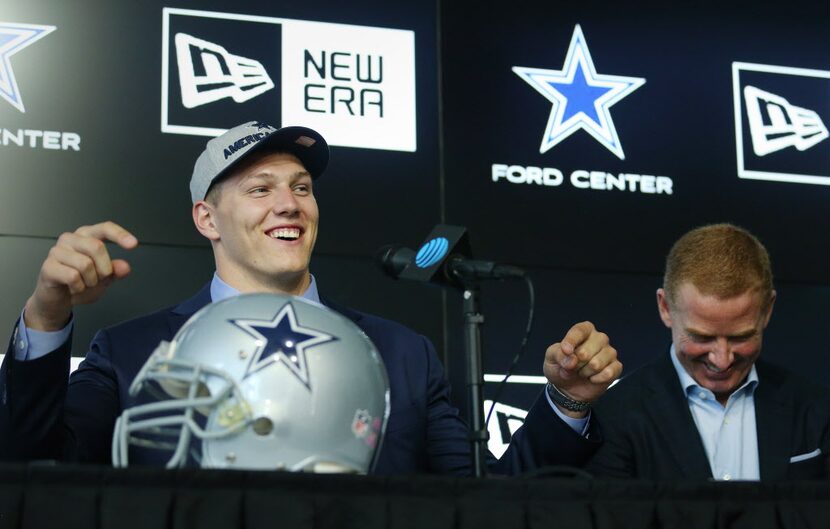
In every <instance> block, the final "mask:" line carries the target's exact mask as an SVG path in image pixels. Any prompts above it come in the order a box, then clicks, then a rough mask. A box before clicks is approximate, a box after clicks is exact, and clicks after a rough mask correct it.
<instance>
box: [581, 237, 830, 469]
mask: <svg viewBox="0 0 830 529" xmlns="http://www.w3.org/2000/svg"><path fill="white" fill-rule="evenodd" d="M775 296H776V294H775V290H773V286H772V271H771V267H770V260H769V255H768V254H767V251H766V249H765V248H764V246H763V245H762V244H761V243H760V241H758V239H756V238H755V237H754V236H753V235H752V234H750V233H749V232H747V231H746V230H743V229H741V228H738V227H736V226H732V225H729V224H715V225H710V226H704V227H701V228H697V229H695V230H692V231H690V232H689V233H687V234H685V235H683V236H682V237H681V238H680V239H679V240H678V241H677V242H676V243H675V244H674V246H673V247H672V249H671V251H670V252H669V255H668V258H667V259H666V271H665V277H664V281H663V288H660V289H658V290H657V308H658V311H659V313H660V318H661V319H662V320H663V323H664V324H665V325H666V327H668V328H669V329H671V336H672V345H671V348H670V350H669V352H668V354H666V355H663V356H662V357H661V358H660V359H658V360H657V361H656V362H653V363H651V364H649V365H647V366H646V367H643V368H642V369H639V370H637V371H635V372H634V373H633V374H632V375H631V376H629V377H626V378H625V379H624V380H622V381H620V383H619V384H618V385H617V386H616V387H615V388H614V389H612V390H611V391H610V392H609V393H608V394H607V395H606V396H605V397H604V398H603V399H602V400H601V401H600V402H599V404H598V407H597V416H598V417H599V418H600V420H601V421H602V424H603V427H604V433H605V435H606V443H605V445H604V446H603V447H602V448H601V449H600V451H599V452H598V453H597V454H596V456H595V457H594V459H593V460H592V462H591V463H590V468H592V469H593V471H595V472H597V473H599V474H603V475H613V476H618V477H637V478H649V479H680V478H683V479H690V478H691V479H713V478H714V479H718V480H735V479H741V480H758V479H764V480H776V479H785V478H786V479H797V478H822V477H826V476H827V475H830V473H828V459H827V456H828V450H830V402H828V399H827V397H826V396H825V395H826V393H827V392H826V391H825V390H823V389H821V388H818V387H815V386H813V385H811V384H809V383H807V382H806V381H803V380H800V379H799V378H798V377H796V376H795V375H793V374H791V373H789V372H787V371H785V370H783V369H781V368H778V367H775V366H773V365H770V364H767V363H765V362H763V361H762V360H759V355H760V353H761V344H762V338H763V333H764V329H766V327H767V324H768V323H769V321H770V317H771V316H772V308H773V305H774V303H775Z"/></svg>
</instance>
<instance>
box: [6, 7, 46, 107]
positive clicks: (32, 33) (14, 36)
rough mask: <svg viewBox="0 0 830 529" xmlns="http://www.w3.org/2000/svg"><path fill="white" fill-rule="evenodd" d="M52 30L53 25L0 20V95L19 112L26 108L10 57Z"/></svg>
mask: <svg viewBox="0 0 830 529" xmlns="http://www.w3.org/2000/svg"><path fill="white" fill-rule="evenodd" d="M53 31H55V26H40V25H35V24H16V23H14V22H0V96H2V98H3V99H5V100H6V101H8V102H9V103H11V105H12V106H13V107H14V108H16V109H17V110H19V111H21V112H26V109H25V107H24V106H23V98H21V97H20V90H19V89H18V88H17V79H16V78H15V76H14V70H12V65H11V61H10V59H11V57H12V55H14V54H15V53H17V52H19V51H20V50H22V49H23V48H25V47H27V46H29V45H30V44H33V43H35V42H36V41H38V40H40V39H42V38H43V37H45V36H46V35H48V34H49V33H51V32H53Z"/></svg>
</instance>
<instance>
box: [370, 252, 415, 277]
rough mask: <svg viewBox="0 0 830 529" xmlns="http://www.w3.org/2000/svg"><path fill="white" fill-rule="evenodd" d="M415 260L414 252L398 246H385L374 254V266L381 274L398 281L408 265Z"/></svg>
mask: <svg viewBox="0 0 830 529" xmlns="http://www.w3.org/2000/svg"><path fill="white" fill-rule="evenodd" d="M414 258H415V250H412V249H411V248H406V247H404V246H401V245H400V244H387V245H386V246H383V247H381V248H379V249H378V251H376V252H375V264H377V265H378V266H379V267H380V269H381V270H383V273H384V274H386V275H388V276H389V277H392V278H394V279H398V277H399V276H400V275H401V272H403V269H404V268H406V267H407V265H408V264H409V263H411V262H412V260H413V259H414Z"/></svg>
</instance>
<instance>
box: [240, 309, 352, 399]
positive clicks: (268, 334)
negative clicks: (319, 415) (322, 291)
mask: <svg viewBox="0 0 830 529" xmlns="http://www.w3.org/2000/svg"><path fill="white" fill-rule="evenodd" d="M230 321H231V323H233V324H234V325H236V326H237V327H240V328H241V329H243V330H245V331H246V332H247V333H248V334H250V335H251V336H252V337H253V338H254V339H255V340H256V350H255V351H254V354H253V356H252V358H251V361H250V363H249V364H248V368H247V370H246V372H245V376H248V375H249V374H251V373H254V372H256V371H259V370H260V369H263V368H265V367H267V366H269V365H271V364H275V363H281V364H283V365H284V366H285V367H287V368H288V369H289V370H291V372H292V373H293V374H294V375H295V376H296V377H297V378H298V379H299V380H300V382H302V383H303V385H305V386H306V387H307V388H308V389H309V390H310V389H311V380H310V378H309V373H308V364H307V362H306V350H307V349H309V348H311V347H314V346H315V345H320V344H323V343H326V342H332V341H334V340H336V339H337V338H335V337H334V336H331V335H329V334H326V333H324V332H320V331H317V330H315V329H311V328H309V327H303V326H302V325H300V324H299V323H298V322H297V315H296V314H295V313H294V307H293V306H292V305H291V303H287V304H286V305H285V306H284V307H283V308H282V309H280V311H279V312H278V313H277V315H276V316H274V317H273V318H271V319H270V320H250V319H236V320H230Z"/></svg>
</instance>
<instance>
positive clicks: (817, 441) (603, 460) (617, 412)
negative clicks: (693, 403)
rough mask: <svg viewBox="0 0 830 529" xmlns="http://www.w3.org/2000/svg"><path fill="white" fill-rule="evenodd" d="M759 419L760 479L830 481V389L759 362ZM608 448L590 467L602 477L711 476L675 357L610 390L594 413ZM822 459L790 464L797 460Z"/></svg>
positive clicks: (757, 393) (656, 364)
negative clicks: (673, 362) (828, 396)
mask: <svg viewBox="0 0 830 529" xmlns="http://www.w3.org/2000/svg"><path fill="white" fill-rule="evenodd" d="M755 366H756V368H757V371H758V387H757V388H756V389H755V420H756V425H757V435H758V458H759V463H760V470H761V479H762V480H764V481H772V480H781V479H811V478H822V477H826V476H828V475H830V472H828V455H830V401H828V398H827V393H828V391H827V390H826V389H824V388H819V387H817V386H815V385H813V384H810V383H809V382H807V381H805V380H802V379H800V378H798V377H797V376H795V375H794V374H792V373H790V372H788V371H786V370H784V369H782V368H779V367H776V366H773V365H771V364H768V363H765V362H763V361H762V360H758V361H756V363H755ZM595 414H596V415H595V416H596V417H598V418H599V419H600V421H601V422H602V427H603V435H604V438H605V443H604V444H603V446H602V447H601V448H600V450H599V451H598V452H597V453H596V455H595V456H594V458H593V459H592V461H591V462H590V463H589V465H588V470H589V471H591V472H593V473H595V474H597V475H602V476H614V477H632V478H642V479H654V480H670V479H694V480H705V479H711V478H712V471H711V469H710V468H709V460H708V459H707V457H706V452H705V449H704V447H703V441H702V440H701V438H700V434H699V433H698V430H697V427H696V426H695V422H694V419H693V418H692V413H691V411H690V410H689V406H688V404H687V401H686V395H685V393H684V391H683V388H682V387H681V385H680V380H679V379H678V377H677V372H676V371H675V369H674V366H673V365H672V362H671V358H670V357H669V356H668V355H666V354H664V355H662V357H661V358H660V359H659V360H657V361H655V362H652V363H650V364H648V365H646V366H645V367H643V368H641V369H638V370H637V371H635V372H634V373H633V374H631V375H629V376H627V377H625V378H624V379H623V380H621V381H620V382H619V384H617V385H616V386H614V387H613V388H611V389H610V390H609V391H608V392H607V393H606V394H605V395H604V396H603V397H602V398H601V399H600V402H599V403H598V405H597V407H596V408H595ZM816 449H821V454H820V455H818V456H816V457H811V458H809V459H806V460H804V461H801V462H796V463H791V462H790V458H792V457H793V456H798V455H804V454H810V453H812V452H814V451H815V450H816Z"/></svg>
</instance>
